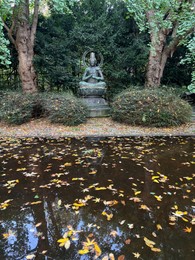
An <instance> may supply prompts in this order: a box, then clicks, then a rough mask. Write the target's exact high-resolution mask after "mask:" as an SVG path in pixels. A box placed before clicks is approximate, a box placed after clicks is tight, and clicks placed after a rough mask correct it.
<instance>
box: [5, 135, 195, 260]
mask: <svg viewBox="0 0 195 260" xmlns="http://www.w3.org/2000/svg"><path fill="white" fill-rule="evenodd" d="M194 144H195V142H194V138H190V137H186V138H179V137H178V138H99V139H96V138H86V139H84V138H83V139H70V138H66V139H59V140H46V139H31V138H29V139H2V140H1V154H0V160H1V164H0V165H1V166H0V167H1V168H0V173H1V174H0V203H1V204H0V209H1V210H0V235H1V241H0V259H6V260H7V259H26V256H27V255H35V257H34V258H35V259H86V260H87V259H93V258H94V255H95V254H94V253H91V254H84V255H79V254H78V250H80V249H82V247H83V244H82V243H83V242H84V241H86V237H88V238H90V239H91V240H92V239H95V241H96V242H97V243H98V245H99V246H100V248H101V251H102V254H101V256H100V257H99V258H98V259H102V258H103V257H104V256H106V255H108V254H109V253H113V254H114V255H115V258H116V259H117V258H118V257H119V256H120V255H125V257H126V258H125V259H133V258H134V254H133V253H139V254H140V259H193V258H194V257H193V256H194V239H195V236H194V233H193V232H185V231H184V230H185V229H186V227H188V228H189V230H190V228H192V227H193V224H194V207H193V203H194V201H195V200H194V197H193V190H194V177H195V173H194V157H195V152H194ZM9 200H10V201H9ZM6 201H8V202H6ZM70 226H72V227H73V228H74V230H77V231H79V232H78V234H77V238H78V240H74V241H72V240H71V245H70V248H69V249H68V250H66V249H65V248H60V247H59V243H58V242H57V240H58V239H60V238H62V236H63V234H64V233H65V232H67V230H68V227H70ZM144 238H147V239H149V240H150V241H154V242H155V246H153V247H150V246H148V245H146V243H145V240H144ZM154 249H158V250H159V252H158V251H157V250H156V251H155V250H154Z"/></svg>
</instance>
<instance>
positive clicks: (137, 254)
mask: <svg viewBox="0 0 195 260" xmlns="http://www.w3.org/2000/svg"><path fill="white" fill-rule="evenodd" d="M133 255H134V257H135V258H139V257H140V256H141V255H140V254H139V253H133Z"/></svg>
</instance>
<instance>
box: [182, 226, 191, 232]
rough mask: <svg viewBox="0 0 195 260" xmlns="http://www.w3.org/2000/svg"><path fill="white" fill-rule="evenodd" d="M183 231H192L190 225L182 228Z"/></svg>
mask: <svg viewBox="0 0 195 260" xmlns="http://www.w3.org/2000/svg"><path fill="white" fill-rule="evenodd" d="M183 231H184V232H186V233H191V232H192V228H191V227H186V228H184V229H183Z"/></svg>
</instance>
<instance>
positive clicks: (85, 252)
mask: <svg viewBox="0 0 195 260" xmlns="http://www.w3.org/2000/svg"><path fill="white" fill-rule="evenodd" d="M78 253H79V254H80V255H85V254H88V253H89V249H87V248H84V249H81V250H79V251H78Z"/></svg>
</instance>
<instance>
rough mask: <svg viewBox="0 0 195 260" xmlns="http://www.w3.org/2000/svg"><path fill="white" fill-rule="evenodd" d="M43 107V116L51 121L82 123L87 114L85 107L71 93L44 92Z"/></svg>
mask: <svg viewBox="0 0 195 260" xmlns="http://www.w3.org/2000/svg"><path fill="white" fill-rule="evenodd" d="M43 107H44V111H45V116H46V117H48V119H49V120H50V121H51V122H52V123H62V124H63V125H67V126H74V125H79V124H81V123H84V122H85V121H86V119H87V116H88V109H87V107H86V106H85V105H84V104H83V103H82V101H81V100H80V99H78V98H76V97H75V96H74V95H73V94H71V93H65V94H50V95H49V94H46V95H44V96H43Z"/></svg>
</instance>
